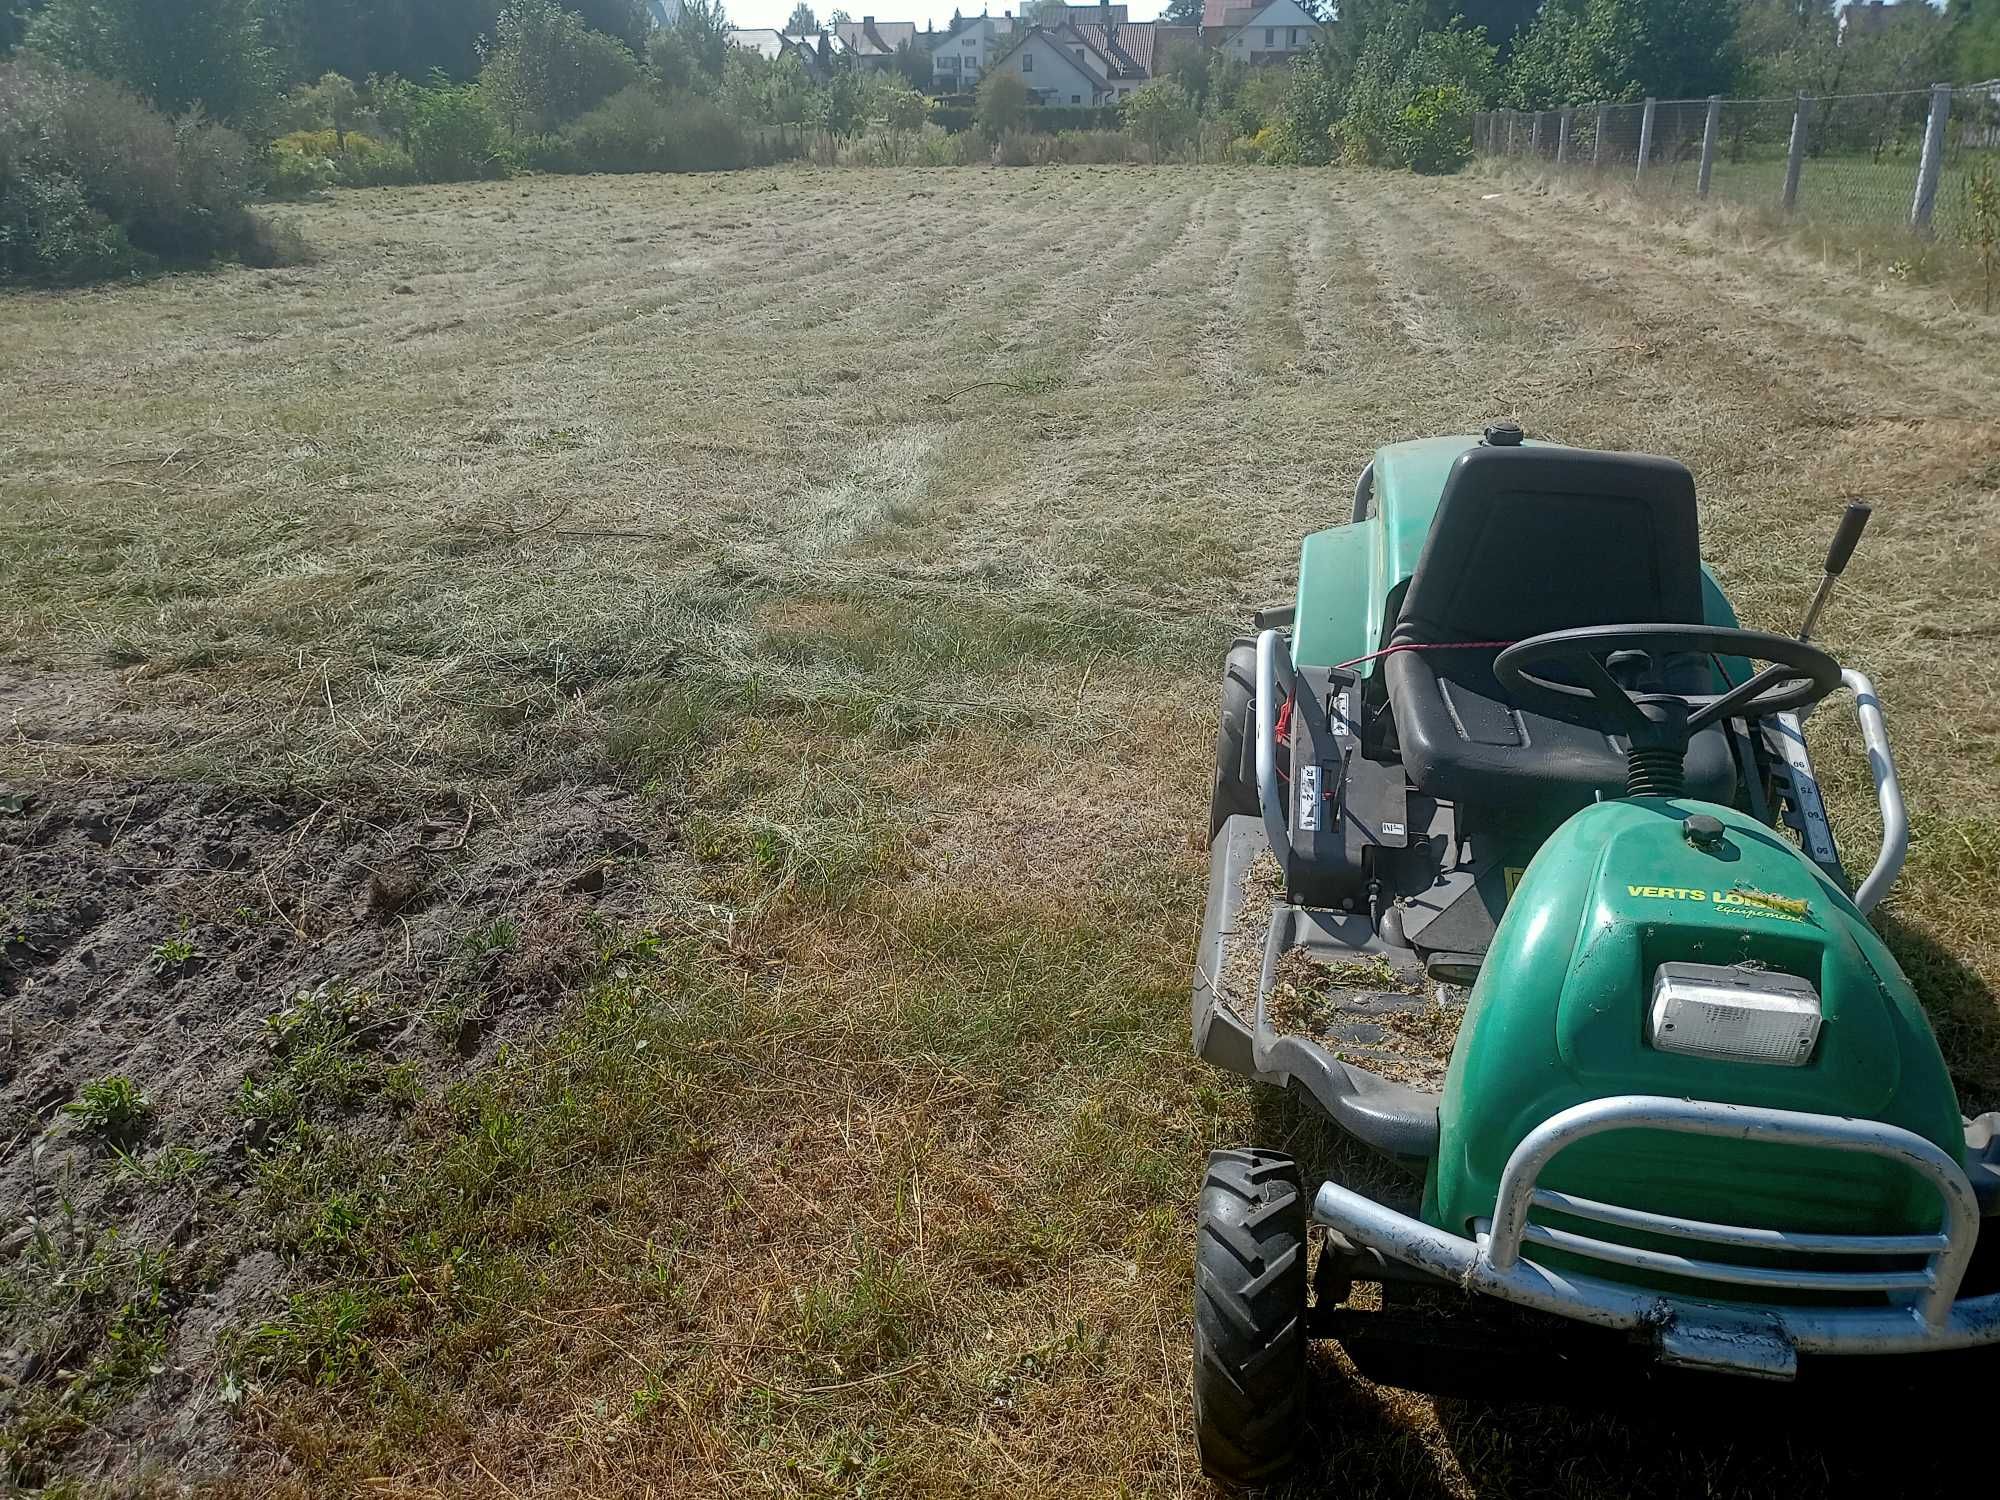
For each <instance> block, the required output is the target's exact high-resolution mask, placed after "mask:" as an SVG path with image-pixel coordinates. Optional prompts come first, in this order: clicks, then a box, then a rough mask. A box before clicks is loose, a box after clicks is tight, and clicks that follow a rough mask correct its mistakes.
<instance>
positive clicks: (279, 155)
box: [258, 141, 335, 198]
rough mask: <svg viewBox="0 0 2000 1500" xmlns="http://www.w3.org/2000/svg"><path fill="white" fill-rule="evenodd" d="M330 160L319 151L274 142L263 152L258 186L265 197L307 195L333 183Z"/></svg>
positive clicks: (303, 196) (324, 189)
mask: <svg viewBox="0 0 2000 1500" xmlns="http://www.w3.org/2000/svg"><path fill="white" fill-rule="evenodd" d="M334 181H335V177H334V171H333V159H332V158H331V157H329V156H327V155H325V154H324V153H321V152H310V151H294V150H289V149H287V148H286V147H285V146H284V144H283V143H282V142H278V141H274V142H272V143H271V149H270V150H269V151H267V152H266V153H265V155H264V165H263V169H262V170H261V171H260V172H259V173H258V186H259V187H261V188H262V189H263V190H264V196H265V197H267V198H310V197H312V196H313V195H314V194H315V193H321V192H324V191H326V189H328V188H330V187H332V186H333V184H334Z"/></svg>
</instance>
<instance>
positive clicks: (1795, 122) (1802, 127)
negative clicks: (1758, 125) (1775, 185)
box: [1785, 94, 1807, 213]
mask: <svg viewBox="0 0 2000 1500" xmlns="http://www.w3.org/2000/svg"><path fill="white" fill-rule="evenodd" d="M1806 103H1807V101H1806V96H1805V95H1804V94H1800V95H1799V102H1798V103H1797V104H1796V105H1794V106H1793V107H1792V146H1791V150H1790V151H1788V152H1786V154H1785V212H1786V213H1790V212H1791V211H1792V209H1793V208H1794V207H1795V206H1797V204H1798V201H1799V172H1800V171H1801V170H1802V169H1803V168H1804V166H1805V164H1806Z"/></svg>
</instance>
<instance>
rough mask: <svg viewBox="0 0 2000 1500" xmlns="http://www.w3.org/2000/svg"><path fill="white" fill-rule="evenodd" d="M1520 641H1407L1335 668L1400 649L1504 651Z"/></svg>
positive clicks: (1390, 654)
mask: <svg viewBox="0 0 2000 1500" xmlns="http://www.w3.org/2000/svg"><path fill="white" fill-rule="evenodd" d="M1520 644H1521V643H1520V642H1519V641H1439V642H1435V643H1434V642H1430V641H1405V642H1404V643H1403V644H1402V645H1400V646H1384V647H1383V648H1382V649H1381V650H1380V651H1370V652H1369V653H1368V654H1367V655H1366V656H1357V657H1355V658H1354V660H1353V661H1344V662H1341V663H1340V664H1339V665H1338V666H1336V667H1335V668H1334V669H1333V670H1334V671H1336V672H1344V671H1346V670H1347V669H1348V668H1349V667H1358V666H1360V665H1361V664H1362V663H1363V662H1365V661H1374V660H1375V659H1376V658H1377V657H1378V656H1394V655H1395V654H1396V653H1397V652H1398V651H1502V650H1505V649H1506V648H1507V647H1509V646H1518V645H1520Z"/></svg>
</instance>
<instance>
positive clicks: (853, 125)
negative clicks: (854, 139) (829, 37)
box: [806, 68, 867, 137]
mask: <svg viewBox="0 0 2000 1500" xmlns="http://www.w3.org/2000/svg"><path fill="white" fill-rule="evenodd" d="M866 115H867V109H866V100H865V99H864V97H863V91H862V87H861V80H860V79H859V78H857V77H855V75H854V70H853V69H852V68H836V69H834V71H833V76H832V77H831V78H829V79H827V81H826V82H825V83H823V84H822V85H820V87H819V88H817V89H815V90H814V91H813V98H812V104H811V106H810V108H809V109H808V110H807V112H806V117H807V119H808V120H810V121H811V123H812V125H813V127H814V128H815V129H817V130H824V131H825V132H826V133H827V134H828V135H836V136H843V137H844V136H850V135H853V134H854V132H855V131H857V130H859V129H860V128H861V124H862V121H863V120H864V119H865V118H866Z"/></svg>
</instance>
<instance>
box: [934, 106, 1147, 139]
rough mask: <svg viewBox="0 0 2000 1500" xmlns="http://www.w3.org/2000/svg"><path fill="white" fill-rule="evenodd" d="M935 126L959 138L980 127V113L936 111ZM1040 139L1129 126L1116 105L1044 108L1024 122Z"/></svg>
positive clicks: (952, 109) (1033, 109)
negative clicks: (1067, 132)
mask: <svg viewBox="0 0 2000 1500" xmlns="http://www.w3.org/2000/svg"><path fill="white" fill-rule="evenodd" d="M930 119H931V122H932V123H933V124H935V125H937V126H938V127H939V128H940V129H943V130H946V131H949V132H950V133H951V134H953V135H957V134H958V133H959V132H960V131H964V130H970V129H972V128H973V126H974V125H976V124H978V122H979V118H978V111H977V110H972V109H961V108H957V107H950V108H939V109H933V110H932V111H931V112H930ZM1023 123H1024V124H1025V125H1026V126H1027V128H1028V129H1029V130H1031V131H1033V132H1034V133H1035V134H1036V135H1056V134H1058V133H1060V132H1062V131H1066V130H1118V129H1120V128H1122V127H1123V125H1124V123H1125V119H1124V115H1123V114H1122V113H1121V112H1120V110H1119V108H1118V106H1117V105H1115V104H1106V105H1101V106H1093V105H1087V104H1043V105H1038V106H1034V107H1031V108H1030V109H1029V110H1028V115H1027V119H1026V120H1025V121H1024V122H1023Z"/></svg>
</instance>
